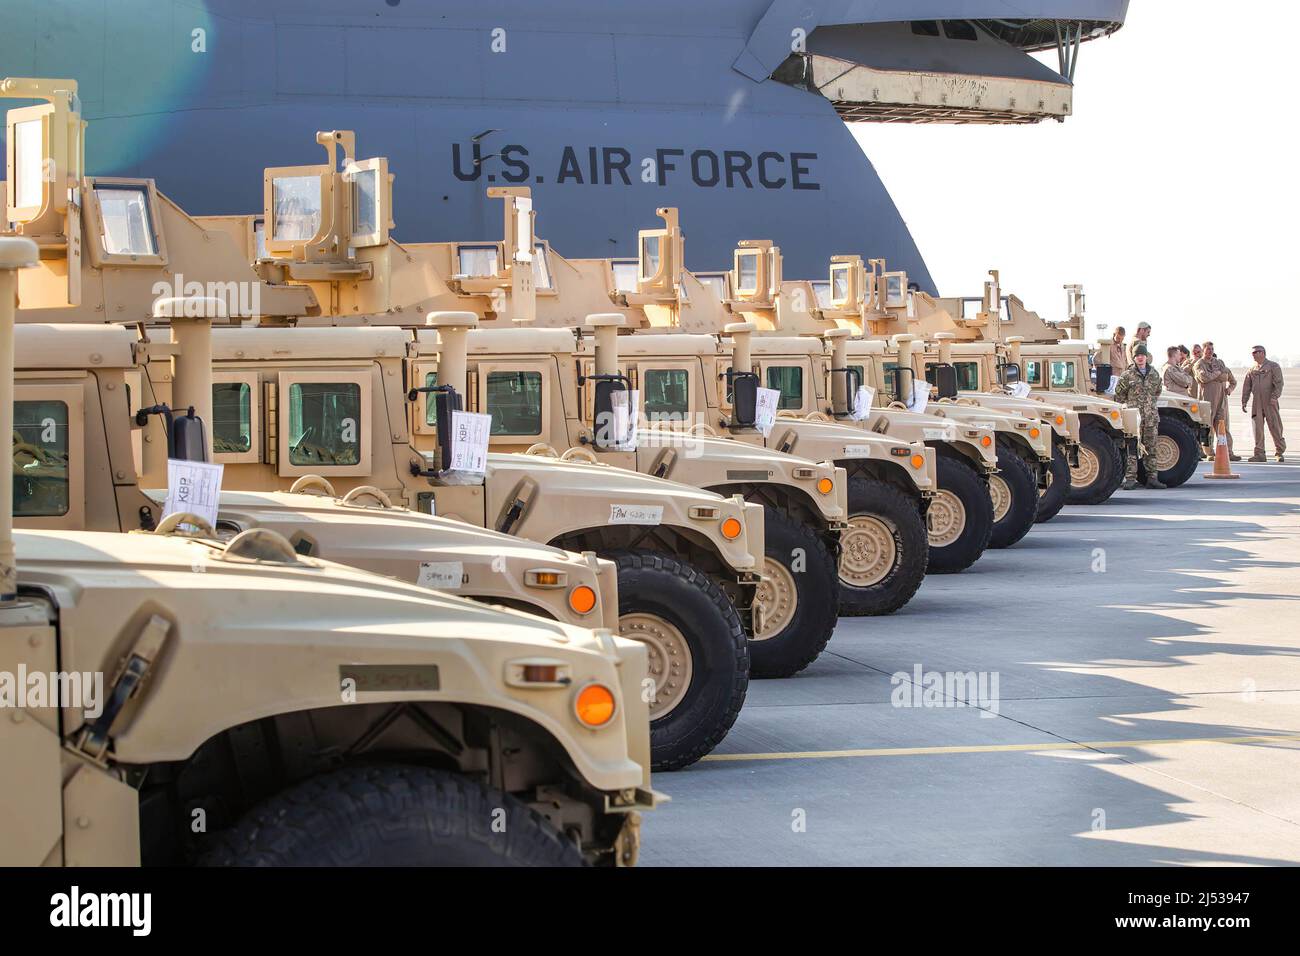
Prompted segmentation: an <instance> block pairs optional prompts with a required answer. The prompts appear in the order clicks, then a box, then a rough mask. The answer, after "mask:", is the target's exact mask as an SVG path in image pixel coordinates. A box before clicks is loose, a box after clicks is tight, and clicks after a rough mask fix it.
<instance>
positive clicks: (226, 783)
mask: <svg viewBox="0 0 1300 956" xmlns="http://www.w3.org/2000/svg"><path fill="white" fill-rule="evenodd" d="M119 766H120V769H122V770H124V771H125V772H126V775H127V778H128V780H136V781H138V788H139V804H140V838H141V862H142V863H144V864H145V865H152V864H174V863H177V862H187V861H191V862H192V861H199V862H202V863H205V864H213V863H225V864H235V865H248V864H253V863H257V864H261V865H266V864H268V863H269V864H271V865H294V864H295V860H301V863H300V864H298V865H311V864H310V863H309V862H307V860H306V858H304V857H300V856H298V855H297V854H301V853H307V852H309V851H308V849H307V848H306V847H304V846H295V845H294V839H293V836H292V833H290V834H288V836H287V837H286V840H287V844H286V846H287V849H286V852H290V853H291V854H292V855H291V856H290V857H287V858H276V857H275V853H276V852H279V851H278V850H276V849H275V848H274V847H271V846H270V845H268V844H266V843H265V842H264V841H261V839H260V837H258V835H257V833H256V832H253V831H255V830H256V827H253V830H252V831H250V829H249V827H250V825H251V823H252V822H253V821H255V820H257V819H263V820H264V819H265V817H264V811H265V808H270V807H279V808H281V809H283V808H285V807H290V808H292V807H298V808H300V809H302V810H303V811H304V812H308V811H310V812H311V813H313V814H316V813H320V812H327V811H324V810H322V809H321V808H315V809H312V808H310V807H308V806H307V801H308V798H307V797H305V796H304V794H311V793H317V794H320V793H321V792H323V791H322V788H324V789H329V788H330V787H332V786H335V785H336V784H331V783H328V782H325V781H329V780H335V781H337V780H340V779H344V778H346V777H352V778H353V779H355V780H358V781H360V780H364V779H365V778H366V777H367V775H368V774H370V773H371V771H372V770H373V769H375V768H377V767H383V768H387V769H386V770H385V771H384V774H385V775H386V776H387V777H388V778H390V780H393V779H397V778H400V777H402V776H409V775H411V774H417V775H418V774H425V775H428V774H436V775H438V776H439V778H440V780H441V781H442V783H441V784H440V786H441V787H442V789H443V791H444V792H446V791H447V789H448V788H449V787H454V788H459V789H460V791H461V792H462V793H463V794H466V795H469V796H473V794H474V793H475V792H481V793H494V794H495V795H496V796H502V795H504V796H507V797H510V796H511V795H516V796H514V797H513V799H515V800H516V801H519V800H520V798H525V797H526V795H528V794H534V793H538V792H542V791H544V792H545V793H546V794H547V800H546V801H545V803H546V806H545V807H544V808H543V807H539V808H538V809H541V810H542V813H543V814H544V815H545V816H546V817H547V818H548V821H541V827H542V828H545V829H548V830H549V831H550V834H551V836H552V837H553V838H554V839H562V840H563V842H564V843H566V844H569V845H570V846H574V849H575V852H576V851H577V848H576V846H575V845H574V841H573V840H572V839H563V838H562V837H561V836H560V834H561V833H565V834H569V835H571V836H573V837H577V838H578V840H579V841H580V842H581V844H582V845H583V846H585V847H587V848H588V849H587V851H586V854H585V855H586V857H587V859H588V861H589V862H604V863H612V862H613V860H612V859H610V858H608V857H609V855H608V853H602V852H599V851H600V850H601V849H602V848H603V849H607V848H610V847H613V846H614V843H615V841H616V840H617V837H618V834H617V833H616V832H610V830H611V829H617V828H618V827H620V826H621V825H622V823H621V821H620V820H613V821H611V820H608V819H604V820H602V817H601V810H602V808H603V802H604V799H605V796H606V795H605V794H603V793H600V792H597V791H595V790H593V789H592V788H591V787H590V786H589V785H587V784H585V783H584V782H583V780H582V777H581V775H580V774H579V773H577V771H576V770H575V769H574V767H573V763H572V761H571V760H570V759H569V757H568V755H567V754H566V753H565V751H564V748H563V746H562V745H561V744H560V743H559V741H558V740H556V739H555V738H554V737H553V736H552V735H551V734H550V733H549V732H548V731H547V730H546V729H545V728H544V727H541V726H540V725H538V724H536V723H535V722H533V721H532V720H530V719H528V718H527V717H524V716H521V715H518V714H513V713H510V712H508V711H505V710H501V709H498V708H493V707H486V706H480V705H475V704H463V703H458V702H449V701H448V702H444V701H439V702H436V703H422V702H411V701H405V702H396V703H391V704H361V703H357V704H342V705H338V706H332V707H326V708H318V709H313V710H304V711H293V712H289V713H284V714H277V715H273V716H270V717H265V718H261V719H258V720H254V721H251V722H249V723H246V724H242V725H238V726H234V727H229V728H226V729H225V730H222V731H221V732H219V733H218V734H216V735H215V736H213V737H212V738H210V739H209V740H207V741H205V742H204V743H203V744H202V745H201V746H200V747H198V748H197V749H196V750H195V751H194V752H193V753H192V754H191V755H190V756H189V757H188V758H187V759H186V760H183V761H178V762H172V763H162V764H153V765H149V766H139V765H119ZM340 775H341V776H340ZM372 782H374V781H372ZM428 785H430V784H429V783H428V781H423V782H421V783H420V786H428ZM412 786H414V784H413V785H412ZM381 791H382V788H381ZM454 806H455V805H454V804H453V805H452V807H453V808H454ZM494 806H503V804H499V803H498V804H495V805H494ZM519 806H520V809H521V810H523V811H528V812H529V813H531V811H529V809H528V807H526V806H524V805H523V804H522V803H519ZM386 809H390V810H391V809H394V808H391V807H390V808H386ZM427 809H430V811H431V812H434V813H435V815H441V816H440V817H439V818H440V819H446V816H445V814H446V812H447V807H445V806H443V807H440V806H439V805H438V804H437V803H436V802H435V803H434V804H432V805H430V806H429V807H427ZM518 816H519V814H518V813H517V812H515V811H514V809H513V808H511V809H510V817H511V822H512V823H513V822H514V821H515V819H516V818H517V817H518ZM533 816H536V814H533ZM539 819H540V818H539ZM450 822H452V824H453V827H458V825H457V824H456V823H455V821H450ZM491 822H492V821H491V818H490V817H489V818H488V819H486V820H481V821H479V820H466V821H465V823H464V824H463V826H459V827H458V828H459V830H460V833H461V834H464V835H467V836H471V837H479V836H481V835H482V834H483V833H484V832H488V833H490V831H491V826H490V824H491ZM306 823H307V821H306V820H305V819H304V820H302V821H300V823H299V824H297V825H298V826H305V825H306ZM200 824H201V825H200ZM396 825H397V826H398V827H399V828H400V827H401V826H402V824H401V821H400V819H397V820H396ZM291 826H292V825H291ZM402 832H403V833H405V831H404V830H403V831H402ZM282 835H283V834H282ZM317 835H318V834H317ZM406 835H407V836H409V834H406ZM529 842H530V843H533V842H537V843H543V842H544V841H543V840H542V837H541V836H540V835H539V836H537V837H535V838H534V837H530V838H529ZM364 849H365V850H366V851H367V852H369V851H371V850H377V849H378V848H376V847H365V848H364ZM428 849H429V848H427V847H426V848H423V849H422V850H421V852H424V851H427V850H428ZM444 849H448V848H447V847H445V846H444ZM498 850H499V848H498ZM324 852H325V853H326V854H328V853H333V852H340V853H341V852H344V851H343V850H341V849H339V848H334V849H332V850H326V851H324ZM249 854H251V856H250V855H249ZM563 856H564V855H561V856H560V857H557V858H556V860H557V861H558V860H559V859H562V858H563ZM582 857H583V853H581V852H579V853H578V860H579V861H580V860H581V859H582ZM394 861H395V860H394ZM426 861H427V862H430V863H433V862H437V861H436V859H434V858H432V857H429V858H426ZM317 862H319V863H325V862H328V860H326V859H320V860H318V861H317ZM371 862H372V863H379V862H383V860H382V859H380V858H375V859H373V860H371ZM504 862H511V861H508V860H507V861H504ZM516 862H517V861H516Z"/></svg>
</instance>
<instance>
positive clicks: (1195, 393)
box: [1178, 345, 1201, 398]
mask: <svg viewBox="0 0 1300 956" xmlns="http://www.w3.org/2000/svg"><path fill="white" fill-rule="evenodd" d="M1192 348H1194V349H1196V358H1200V357H1201V347H1200V346H1199V345H1194V346H1192ZM1178 351H1179V352H1181V353H1182V355H1181V358H1180V359H1179V362H1178V367H1179V368H1181V369H1182V370H1183V371H1184V372H1186V373H1187V377H1188V378H1189V379H1191V384H1190V385H1188V386H1187V394H1188V395H1190V396H1192V398H1200V397H1201V387H1200V386H1199V385H1197V384H1196V373H1195V372H1193V371H1192V363H1193V362H1194V361H1195V360H1196V359H1194V358H1193V357H1192V353H1191V352H1189V351H1187V346H1186V345H1180V346H1178Z"/></svg>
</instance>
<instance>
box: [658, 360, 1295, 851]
mask: <svg viewBox="0 0 1300 956" xmlns="http://www.w3.org/2000/svg"><path fill="white" fill-rule="evenodd" d="M1295 377H1296V378H1297V381H1296V383H1295V385H1293V386H1290V387H1288V389H1287V397H1286V399H1285V400H1284V413H1283V415H1284V422H1285V427H1286V431H1287V433H1288V435H1290V436H1293V437H1292V440H1293V447H1295V449H1296V452H1297V453H1296V454H1295V456H1294V462H1293V463H1286V464H1274V463H1271V462H1270V463H1269V464H1249V463H1246V462H1242V463H1240V464H1234V465H1233V468H1234V470H1235V471H1236V472H1237V473H1238V474H1239V475H1240V476H1241V477H1240V478H1239V479H1238V480H1236V481H1210V480H1207V479H1205V478H1204V477H1203V474H1204V473H1205V472H1207V471H1208V470H1209V465H1208V464H1206V465H1203V466H1202V474H1198V475H1197V476H1196V477H1194V478H1192V480H1191V481H1189V482H1188V483H1187V484H1185V485H1183V486H1182V487H1181V488H1178V489H1172V490H1170V491H1165V492H1150V491H1145V490H1143V491H1135V492H1119V493H1117V494H1116V495H1115V496H1114V497H1113V498H1112V499H1111V500H1110V501H1109V502H1107V503H1106V504H1104V505H1099V506H1096V507H1088V508H1076V507H1067V508H1066V509H1065V510H1064V511H1063V512H1062V513H1061V514H1060V515H1059V516H1058V517H1057V518H1055V519H1054V520H1052V521H1050V522H1048V523H1046V524H1040V525H1037V526H1036V527H1035V528H1034V530H1033V531H1031V532H1030V534H1029V535H1028V536H1027V537H1026V538H1025V539H1024V540H1023V541H1022V542H1021V543H1020V544H1018V545H1017V546H1015V547H1014V548H1010V549H1008V550H1004V551H989V552H987V553H986V554H985V555H984V557H983V558H981V560H980V561H979V562H978V563H977V564H976V565H975V566H974V567H973V568H971V569H970V570H969V571H966V572H964V573H962V574H958V575H947V576H931V577H929V578H927V580H926V582H925V584H924V585H923V586H922V588H921V590H920V592H919V593H918V595H917V596H916V598H915V599H913V601H912V602H911V603H910V604H909V605H908V606H907V607H906V608H904V609H903V610H902V611H901V612H899V613H897V614H895V615H893V616H891V617H886V618H856V619H855V618H843V619H841V621H840V623H839V626H838V627H837V629H836V631H835V636H834V637H833V638H832V640H831V643H830V646H829V648H828V651H827V653H825V654H824V655H823V656H822V657H821V658H820V659H819V660H818V661H817V662H816V663H815V664H813V665H812V666H811V667H809V668H808V669H807V670H806V671H805V672H804V673H802V674H800V675H799V676H798V677H795V678H792V679H789V680H776V681H755V682H753V683H752V684H751V685H750V691H749V698H748V700H747V702H746V704H745V708H744V711H743V712H742V713H741V715H740V718H739V720H738V721H737V723H736V725H735V727H734V728H733V730H732V732H731V734H730V735H729V736H728V737H727V739H726V740H725V741H724V742H723V744H722V745H721V746H720V747H719V748H718V750H717V751H716V752H715V753H714V754H712V755H711V756H710V757H709V758H706V760H704V761H702V762H701V763H699V764H696V765H695V766H694V767H691V768H689V769H688V770H685V771H682V772H679V773H676V774H659V775H656V777H655V781H654V786H655V787H656V789H659V790H662V791H664V792H666V793H668V794H669V795H670V796H672V797H673V802H672V803H669V804H668V805H666V806H664V807H663V808H662V809H661V810H658V811H656V812H654V813H651V814H647V816H646V818H645V826H644V843H643V851H642V863H643V865H708V866H743V865H791V864H792V865H905V864H939V865H945V864H947V865H966V864H990V865H1053V864H1055V865H1084V866H1092V865H1150V864H1180V865H1197V864H1202V865H1203V864H1220V865H1224V864H1226V865H1232V864H1246V865H1252V864H1293V863H1297V862H1300V629H1298V628H1297V627H1296V625H1295V621H1296V617H1295V615H1296V614H1297V612H1298V611H1300V577H1298V576H1297V573H1296V571H1297V564H1298V563H1300V375H1297V376H1295ZM1235 398H1236V396H1234V399H1235ZM1239 412H1240V405H1239V404H1238V405H1236V406H1235V407H1234V417H1233V421H1232V425H1233V432H1234V440H1235V441H1236V442H1237V449H1238V451H1239V452H1243V453H1244V454H1246V455H1249V454H1250V448H1251V446H1252V444H1253V441H1252V439H1251V437H1250V421H1249V419H1248V418H1247V417H1246V416H1243V415H1240V414H1238V413H1239ZM1269 452H1270V454H1271V452H1272V447H1271V443H1270V447H1269ZM936 680H938V681H939V682H940V684H939V686H938V687H934V686H933V685H934V682H935V681H936ZM967 681H969V683H967ZM927 686H929V687H930V692H929V693H928V694H927V693H926V689H927ZM966 701H970V702H971V703H972V704H973V705H974V706H961V704H963V703H965V702H966Z"/></svg>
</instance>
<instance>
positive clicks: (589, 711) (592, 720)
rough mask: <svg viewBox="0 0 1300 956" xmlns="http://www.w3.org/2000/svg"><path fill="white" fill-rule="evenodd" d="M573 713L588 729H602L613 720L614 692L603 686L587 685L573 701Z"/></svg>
mask: <svg viewBox="0 0 1300 956" xmlns="http://www.w3.org/2000/svg"><path fill="white" fill-rule="evenodd" d="M573 713H574V715H575V716H576V717H577V718H578V721H579V722H580V723H582V724H584V725H586V726H588V727H604V726H605V725H606V724H607V723H609V722H610V721H611V720H613V719H614V692H613V691H612V690H610V689H609V688H608V687H606V686H605V685H604V684H588V685H587V686H586V687H584V688H582V690H580V691H578V696H577V697H575V698H574V699H573Z"/></svg>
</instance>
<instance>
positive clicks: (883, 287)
mask: <svg viewBox="0 0 1300 956" xmlns="http://www.w3.org/2000/svg"><path fill="white" fill-rule="evenodd" d="M883 268H884V264H883V262H882V261H881V260H872V263H871V269H870V271H868V269H867V268H866V266H864V264H863V262H862V260H861V258H859V257H858V256H835V257H834V258H833V259H832V260H831V265H830V273H829V278H828V279H827V280H822V281H817V282H808V283H804V284H803V286H804V287H803V288H802V289H801V288H800V286H799V284H787V285H786V286H785V287H784V291H785V292H786V293H787V294H788V295H790V296H791V298H800V299H802V300H803V301H804V302H807V303H816V304H815V306H813V307H811V308H810V309H808V311H807V314H805V313H804V312H802V311H801V310H796V309H792V310H791V320H792V321H796V322H810V323H811V324H812V327H813V328H814V329H815V328H818V327H819V326H821V327H825V326H830V327H832V330H831V332H829V333H828V334H834V332H835V331H838V330H845V331H847V332H848V333H849V334H850V335H851V337H850V338H849V340H848V341H847V343H846V345H845V361H846V363H848V367H849V368H850V369H851V370H853V371H855V372H857V373H858V374H859V375H861V376H864V377H865V379H866V380H867V381H868V382H869V383H870V384H871V385H872V386H873V387H874V389H875V393H876V398H877V401H879V402H882V403H890V404H899V405H903V404H910V403H911V402H912V401H913V399H914V396H915V395H916V391H917V389H918V388H919V389H921V390H927V389H928V391H931V392H934V393H935V397H936V399H937V400H936V401H934V402H930V401H929V400H928V398H927V399H926V409H925V410H926V412H927V413H930V414H933V415H936V416H941V417H944V418H947V419H952V420H954V421H959V422H960V421H965V422H967V423H974V424H987V425H989V426H990V427H991V428H992V429H993V430H994V431H995V433H996V437H997V442H996V454H997V458H998V462H999V472H998V474H996V475H994V476H992V477H991V478H990V490H991V493H992V495H993V501H994V508H995V512H996V516H997V521H996V524H995V528H994V532H993V535H992V543H993V544H994V545H995V546H998V547H1007V546H1009V545H1010V544H1014V543H1015V542H1016V541H1018V540H1019V539H1020V537H1022V536H1023V535H1024V533H1025V532H1026V531H1027V530H1028V527H1029V526H1032V524H1033V523H1034V522H1035V521H1044V520H1050V518H1052V517H1053V516H1055V515H1056V514H1057V512H1059V511H1060V509H1061V507H1062V506H1063V504H1064V501H1065V493H1066V490H1067V484H1068V463H1069V460H1070V458H1071V457H1072V456H1073V455H1074V453H1075V449H1076V448H1077V442H1076V439H1077V436H1076V435H1074V434H1072V433H1071V430H1070V429H1071V427H1072V424H1077V423H1072V422H1071V421H1070V420H1069V418H1068V416H1064V415H1060V414H1056V413H1048V412H1047V411H1046V410H1045V409H1041V407H1040V406H1036V405H1034V404H1033V403H1029V404H1028V405H1027V406H1019V407H1017V406H1014V405H1008V404H1005V403H1004V404H1003V405H1002V406H1001V407H997V406H994V405H992V404H990V403H986V402H984V401H983V399H982V397H981V396H979V395H973V394H969V393H961V392H960V391H959V390H958V389H957V387H956V383H955V382H954V381H953V376H952V374H951V369H948V368H944V367H940V366H939V365H938V363H936V362H931V363H927V362H926V361H925V360H924V355H923V349H922V348H921V347H920V346H917V345H915V344H914V343H915V339H916V338H917V336H916V335H914V334H912V332H910V331H908V329H915V330H916V331H920V332H924V331H927V330H925V329H923V328H918V327H915V326H910V325H908V324H906V320H908V318H909V317H910V316H911V314H912V313H913V311H914V310H915V309H916V308H917V303H918V302H921V303H924V302H925V301H927V300H926V299H925V297H923V296H922V295H921V294H920V293H915V292H913V291H911V290H910V289H909V287H908V283H907V276H906V274H905V273H901V272H892V273H885V272H883V271H882V270H883ZM899 316H901V319H900V318H897V317H899ZM891 323H894V324H902V326H903V332H902V333H897V332H895V331H894V328H893V326H891ZM840 334H843V331H841V333H840ZM972 406H979V407H972ZM1044 426H1046V427H1044Z"/></svg>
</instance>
